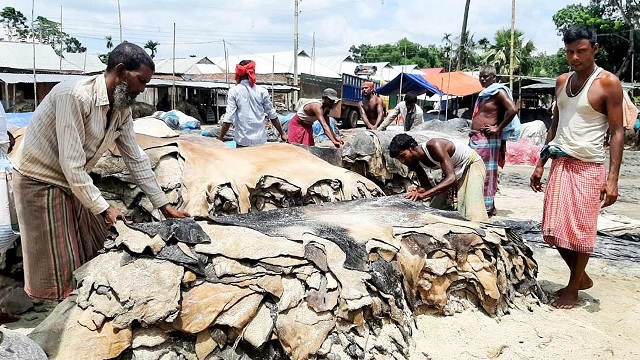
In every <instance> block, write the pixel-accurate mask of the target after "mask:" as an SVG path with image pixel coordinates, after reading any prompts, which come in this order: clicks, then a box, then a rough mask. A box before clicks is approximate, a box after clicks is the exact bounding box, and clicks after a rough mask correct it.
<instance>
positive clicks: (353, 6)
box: [2, 0, 588, 58]
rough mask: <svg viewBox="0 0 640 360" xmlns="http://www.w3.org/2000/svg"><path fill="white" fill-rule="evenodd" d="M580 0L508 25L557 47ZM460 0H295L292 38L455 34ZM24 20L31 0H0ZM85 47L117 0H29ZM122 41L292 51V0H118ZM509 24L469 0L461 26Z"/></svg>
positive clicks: (98, 41)
mask: <svg viewBox="0 0 640 360" xmlns="http://www.w3.org/2000/svg"><path fill="white" fill-rule="evenodd" d="M574 3H588V0H582V1H580V0H553V1H550V0H545V1H535V0H517V3H516V28H517V29H519V30H522V31H524V36H525V38H526V39H531V40H533V42H534V44H535V46H536V48H537V50H538V51H539V52H556V51H557V49H558V48H560V47H561V46H562V41H561V39H560V37H559V36H558V34H557V32H556V30H555V26H554V24H553V21H552V16H553V14H555V13H556V12H557V11H558V10H560V9H561V8H563V7H565V6H567V5H569V4H574ZM464 5H465V0H444V1H442V0H417V1H416V0H414V1H410V0H366V1H365V0H355V1H354V0H350V1H349V0H322V1H318V0H302V1H301V2H300V7H299V10H300V15H299V33H300V35H299V39H300V40H299V47H300V49H302V50H306V51H307V52H308V53H309V54H311V51H312V47H313V45H312V44H313V40H314V34H315V44H316V47H315V51H316V56H317V57H324V56H338V55H347V54H348V50H349V47H350V46H351V45H359V44H363V43H366V44H372V45H376V44H384V43H393V42H396V41H398V40H399V39H401V38H403V37H406V38H408V39H409V40H411V41H413V42H418V43H420V44H422V45H427V44H436V45H440V44H441V41H442V37H443V35H444V34H445V33H452V34H454V35H456V36H457V35H459V34H460V31H461V27H462V18H463V14H464ZM2 6H3V7H4V6H12V7H15V8H16V9H17V10H19V11H21V12H22V13H23V14H24V15H25V16H26V17H27V19H28V21H29V22H30V21H31V1H29V0H3V1H2ZM61 7H62V15H63V16H62V23H63V29H64V31H65V32H67V33H69V34H70V35H72V36H74V37H76V38H78V40H80V41H81V42H82V44H83V45H84V46H85V47H87V48H88V51H89V52H91V53H103V52H106V47H105V45H106V41H105V36H108V35H110V36H112V37H113V39H114V43H118V42H119V38H120V35H119V25H118V7H117V0H91V1H86V0H35V16H36V17H37V16H44V17H47V18H48V19H50V20H54V21H59V19H60V9H61ZM120 7H121V14H122V32H123V38H124V40H127V41H129V42H134V43H136V44H139V45H143V44H144V43H146V42H147V41H148V40H154V41H157V42H159V43H160V45H159V46H158V54H157V56H156V58H170V57H171V56H172V51H173V44H172V43H173V25H174V23H175V26H176V49H175V51H176V57H187V56H189V55H192V54H193V55H197V56H208V57H212V58H213V57H221V56H224V50H223V49H224V46H223V39H224V40H225V42H226V44H227V49H228V53H229V54H230V55H248V54H257V53H265V52H275V51H287V50H293V28H294V25H293V23H294V20H293V18H294V0H232V1H231V0H180V1H177V0H144V1H140V0H120ZM510 26H511V1H509V0H472V1H471V6H470V10H469V22H468V30H469V31H470V33H471V34H473V36H474V39H475V40H478V39H480V38H482V37H487V38H489V39H492V38H493V35H494V34H495V32H496V31H497V30H499V29H508V28H510Z"/></svg>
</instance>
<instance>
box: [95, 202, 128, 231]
mask: <svg viewBox="0 0 640 360" xmlns="http://www.w3.org/2000/svg"><path fill="white" fill-rule="evenodd" d="M102 217H103V218H104V223H105V226H106V227H107V228H110V227H112V226H114V225H115V224H116V221H118V219H119V220H123V221H124V222H125V223H127V224H131V221H128V220H127V219H125V218H124V215H123V214H122V212H121V211H120V210H118V209H116V208H114V207H113V206H109V207H108V208H107V210H105V211H103V212H102Z"/></svg>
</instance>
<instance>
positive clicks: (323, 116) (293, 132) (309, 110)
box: [289, 88, 342, 147]
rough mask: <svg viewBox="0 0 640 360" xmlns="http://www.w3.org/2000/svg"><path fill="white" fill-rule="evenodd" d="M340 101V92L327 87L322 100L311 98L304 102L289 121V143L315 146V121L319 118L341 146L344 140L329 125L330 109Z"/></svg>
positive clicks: (325, 130) (329, 136) (334, 142)
mask: <svg viewBox="0 0 640 360" xmlns="http://www.w3.org/2000/svg"><path fill="white" fill-rule="evenodd" d="M338 101H340V98H339V97H338V92H337V91H335V90H334V89H331V88H327V89H324V91H323V92H322V100H319V99H311V100H307V101H306V102H304V103H303V104H302V105H301V106H300V108H298V111H297V112H296V114H295V115H293V118H292V119H291V122H290V123H289V143H291V144H302V145H307V146H313V145H314V141H313V122H314V121H316V120H318V121H319V122H320V125H322V129H323V130H324V133H325V134H326V135H327V137H328V138H329V140H331V142H332V143H333V145H335V147H340V145H342V140H341V139H339V138H338V137H337V136H336V134H335V133H334V132H333V130H332V129H331V127H330V126H329V111H331V109H332V108H333V107H334V105H335V104H336V103H337V102H338Z"/></svg>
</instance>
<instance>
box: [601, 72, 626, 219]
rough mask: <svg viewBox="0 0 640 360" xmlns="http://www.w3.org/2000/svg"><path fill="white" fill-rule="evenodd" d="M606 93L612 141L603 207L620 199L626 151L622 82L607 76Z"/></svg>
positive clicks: (603, 193) (603, 79)
mask: <svg viewBox="0 0 640 360" xmlns="http://www.w3.org/2000/svg"><path fill="white" fill-rule="evenodd" d="M600 84H601V86H602V90H603V92H604V99H605V106H606V110H607V121H608V122H609V131H610V133H611V139H610V140H609V154H610V156H609V174H608V175H607V181H605V183H604V184H602V187H601V188H600V200H601V201H604V203H603V204H602V207H607V206H609V205H612V204H613V203H615V202H616V200H617V199H618V175H619V173H620V164H621V163H622V150H623V149H624V127H623V126H622V117H623V112H622V97H623V95H622V86H621V85H620V80H619V79H618V77H616V76H615V75H613V74H607V75H605V76H603V77H602V78H601V79H600Z"/></svg>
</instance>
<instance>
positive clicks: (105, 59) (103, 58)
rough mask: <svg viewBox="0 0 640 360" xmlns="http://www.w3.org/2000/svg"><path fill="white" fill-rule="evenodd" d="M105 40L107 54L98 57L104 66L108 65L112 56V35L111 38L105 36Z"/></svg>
mask: <svg viewBox="0 0 640 360" xmlns="http://www.w3.org/2000/svg"><path fill="white" fill-rule="evenodd" d="M104 39H105V40H106V41H107V44H106V46H107V53H106V54H100V55H98V57H99V58H100V61H102V63H103V64H105V65H107V62H108V61H109V55H110V54H111V49H113V37H112V36H111V35H109V36H105V37H104Z"/></svg>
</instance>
